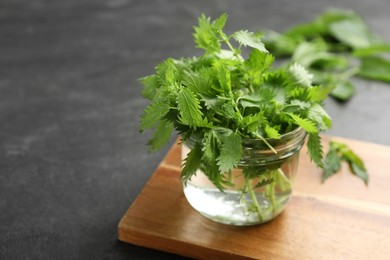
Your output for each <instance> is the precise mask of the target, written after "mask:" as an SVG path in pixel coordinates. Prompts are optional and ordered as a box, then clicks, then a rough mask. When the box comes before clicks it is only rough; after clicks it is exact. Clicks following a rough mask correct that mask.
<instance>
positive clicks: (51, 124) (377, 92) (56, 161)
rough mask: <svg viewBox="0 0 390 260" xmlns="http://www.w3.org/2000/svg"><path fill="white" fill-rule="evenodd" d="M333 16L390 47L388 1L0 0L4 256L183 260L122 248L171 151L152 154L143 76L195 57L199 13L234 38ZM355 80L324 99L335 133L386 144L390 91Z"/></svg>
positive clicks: (0, 229)
mask: <svg viewBox="0 0 390 260" xmlns="http://www.w3.org/2000/svg"><path fill="white" fill-rule="evenodd" d="M328 7H341V8H347V9H352V10H355V11H357V12H358V13H360V14H361V15H362V16H363V17H364V18H365V19H366V20H367V22H368V24H369V25H370V26H371V28H372V29H373V30H374V31H375V32H376V33H377V34H379V35H381V36H382V37H383V38H385V39H386V40H387V41H390V30H389V25H390V1H389V0H369V1H367V0H329V1H323V0H313V1H305V0H295V1H290V0H283V1H281V0H277V1H262V0H260V1H259V0H244V1H222V0H220V1H210V0H202V1H188V0H175V1H172V0H171V1H167V0H159V1H132V0H96V1H93V0H66V1H59V0H57V1H55V0H53V1H49V0H46V1H45V0H36V1H30V0H0V259H180V258H181V257H180V256H175V255H171V254H167V253H163V252H158V251H154V250H150V249H146V248H142V247H137V246H134V245H129V244H125V243H122V242H120V241H118V240H117V224H118V222H119V220H120V218H121V216H122V215H123V214H124V213H125V211H126V210H127V208H128V206H129V205H130V204H131V203H132V202H133V201H134V199H135V198H136V197H137V195H138V194H139V192H140V191H141V189H142V188H143V186H144V185H145V183H146V181H147V180H148V179H149V177H150V176H151V174H152V173H153V171H154V169H155V168H156V167H157V165H158V163H159V162H160V160H161V159H162V158H163V156H164V154H165V153H166V151H167V149H168V148H169V145H168V146H166V148H165V149H164V150H162V151H160V152H158V153H155V154H149V153H148V151H147V147H146V142H147V140H148V139H149V138H150V133H145V134H142V135H141V134H140V133H139V130H138V118H139V116H140V115H141V114H142V111H143V109H144V107H145V105H146V104H147V102H146V101H145V100H144V99H143V98H141V95H140V92H141V85H140V84H139V83H138V81H137V79H138V78H140V77H143V76H145V75H148V74H150V73H152V72H153V68H154V66H155V65H156V64H157V63H158V62H160V61H161V60H163V59H165V58H167V57H176V58H179V57H182V56H193V55H196V54H198V53H199V50H197V49H195V48H194V44H193V39H192V26H193V25H195V24H196V23H197V17H198V16H199V15H200V13H202V12H204V13H206V14H207V15H209V16H212V17H216V16H218V15H220V14H221V13H223V12H227V13H228V14H229V21H228V24H227V27H226V30H227V31H228V32H233V31H235V30H238V29H242V28H246V29H249V30H252V31H259V30H263V29H272V30H276V31H282V30H284V29H286V28H288V27H289V26H290V25H292V24H296V23H299V22H307V21H309V20H311V19H313V18H314V17H315V16H316V15H318V14H319V13H320V12H322V11H323V10H325V9H326V8H328ZM354 82H355V83H356V85H357V93H356V95H355V96H354V97H353V99H352V100H350V101H349V102H347V103H344V104H342V103H339V102H336V101H335V100H332V99H330V100H328V101H327V103H326V106H327V109H328V111H329V113H330V115H331V116H332V117H333V119H334V127H333V129H332V130H331V131H329V132H328V134H332V135H338V136H343V137H348V138H353V139H359V140H364V141H370V142H375V143H381V144H385V145H390V137H389V130H388V127H389V125H390V124H389V120H390V109H389V104H390V86H389V85H387V84H384V83H377V82H370V81H365V80H358V79H356V80H354ZM173 141H174V137H172V140H171V143H172V142H173Z"/></svg>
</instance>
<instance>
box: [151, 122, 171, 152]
mask: <svg viewBox="0 0 390 260" xmlns="http://www.w3.org/2000/svg"><path fill="white" fill-rule="evenodd" d="M172 131H173V124H172V123H171V122H168V121H165V120H161V121H160V122H159V123H158V125H157V128H156V130H155V132H154V134H153V136H152V138H151V139H150V140H149V141H148V145H149V147H150V151H151V152H155V151H158V150H160V149H161V148H162V147H163V146H164V145H165V144H166V143H167V142H168V140H169V138H170V137H171V134H172Z"/></svg>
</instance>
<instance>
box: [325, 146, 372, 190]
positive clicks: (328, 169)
mask: <svg viewBox="0 0 390 260" xmlns="http://www.w3.org/2000/svg"><path fill="white" fill-rule="evenodd" d="M329 144H330V148H329V152H328V154H327V156H326V158H325V161H324V163H325V165H324V173H323V180H325V179H327V178H329V177H330V176H332V175H334V174H335V173H336V172H337V171H338V170H339V169H340V167H341V166H340V165H339V164H340V162H341V161H346V162H347V163H348V165H349V168H350V169H351V172H352V174H354V175H356V176H357V177H359V178H360V179H362V180H363V181H364V183H365V184H366V185H368V180H369V177H368V172H367V170H366V167H365V165H364V162H363V160H362V159H361V158H360V157H359V156H358V155H357V154H356V153H354V152H353V151H352V149H351V148H349V147H348V146H347V145H346V144H344V143H340V142H336V141H330V142H329Z"/></svg>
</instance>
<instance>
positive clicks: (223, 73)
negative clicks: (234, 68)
mask: <svg viewBox="0 0 390 260" xmlns="http://www.w3.org/2000/svg"><path fill="white" fill-rule="evenodd" d="M215 72H216V74H217V75H216V76H217V78H218V82H219V84H220V86H221V88H222V89H223V90H224V92H225V93H230V91H231V89H232V83H231V79H230V71H229V70H228V69H227V68H226V66H225V65H224V64H221V63H218V64H217V65H216V66H215Z"/></svg>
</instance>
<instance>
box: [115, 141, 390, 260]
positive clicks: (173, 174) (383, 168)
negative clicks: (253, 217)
mask: <svg viewBox="0 0 390 260" xmlns="http://www.w3.org/2000/svg"><path fill="white" fill-rule="evenodd" d="M329 139H330V137H328V136H324V137H323V143H324V148H325V150H326V149H327V143H328V140H329ZM332 139H335V140H339V141H342V142H344V143H346V144H348V145H349V146H350V147H352V148H353V149H354V150H355V152H356V153H358V154H359V155H360V156H361V157H362V158H363V159H364V161H365V162H366V166H367V168H368V171H369V174H370V183H369V186H368V187H366V186H365V185H364V184H363V182H362V181H361V180H359V179H358V178H356V177H354V176H353V175H352V174H350V172H349V170H348V168H347V167H346V165H345V167H343V168H342V171H341V172H339V173H338V175H336V176H334V177H332V178H331V179H329V180H328V181H327V182H326V183H325V184H321V170H319V169H317V168H316V167H315V166H314V164H312V163H311V162H310V160H309V158H308V156H307V154H306V152H307V151H306V149H305V148H304V149H303V150H302V152H301V163H300V166H299V169H298V171H299V172H298V175H297V178H296V180H295V184H294V185H295V188H294V193H293V197H292V199H291V200H290V203H289V205H288V206H287V208H286V210H285V211H284V212H283V213H282V214H281V215H280V216H279V217H277V218H276V219H275V220H273V221H271V222H268V223H266V224H262V225H258V226H252V227H234V226H227V225H223V224H219V223H215V222H212V221H210V220H208V219H206V218H204V217H203V216H201V215H200V214H198V213H197V212H196V211H195V210H193V209H192V208H191V206H190V205H189V204H188V203H187V201H186V199H185V197H184V194H183V192H182V186H181V182H180V179H179V176H180V146H179V145H174V146H173V147H172V148H171V150H170V151H169V153H168V154H167V156H166V157H165V159H164V160H163V161H162V162H161V164H160V165H159V167H158V168H157V170H156V172H155V173H154V175H153V176H152V177H151V179H150V180H149V182H148V183H147V185H146V186H145V187H144V189H143V190H142V192H141V193H140V194H139V196H138V198H137V199H136V200H135V201H134V203H133V204H132V205H131V206H130V208H129V209H128V210H127V212H126V214H125V215H124V216H123V217H122V219H121V221H120V223H119V227H118V236H119V239H120V240H121V241H124V242H128V243H131V244H135V245H139V246H143V247H148V248H153V249H157V250H162V251H166V252H171V253H175V254H179V255H183V256H187V257H192V258H198V259H390V248H389V245H390V189H389V188H388V187H387V185H389V184H390V174H389V169H388V168H389V166H388V161H390V147H388V146H383V145H377V144H372V143H366V142H361V141H355V140H351V139H344V138H332Z"/></svg>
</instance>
